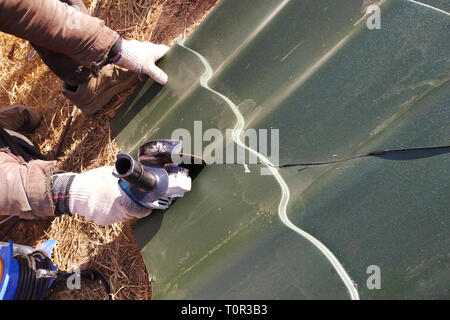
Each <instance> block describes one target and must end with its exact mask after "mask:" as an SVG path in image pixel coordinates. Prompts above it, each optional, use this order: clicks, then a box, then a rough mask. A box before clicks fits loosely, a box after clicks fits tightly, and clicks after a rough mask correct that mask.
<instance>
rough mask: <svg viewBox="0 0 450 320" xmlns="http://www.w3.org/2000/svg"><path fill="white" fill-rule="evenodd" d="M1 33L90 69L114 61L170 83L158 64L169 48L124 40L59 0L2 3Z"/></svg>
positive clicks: (7, 1)
mask: <svg viewBox="0 0 450 320" xmlns="http://www.w3.org/2000/svg"><path fill="white" fill-rule="evenodd" d="M0 31H3V32H6V33H9V34H13V35H15V36H17V37H20V38H22V39H26V40H28V41H30V42H32V43H34V44H36V45H39V46H41V47H44V48H47V49H49V50H51V51H55V52H60V53H62V54H65V55H66V56H69V57H71V58H72V59H73V60H74V61H76V62H78V63H79V64H81V65H83V66H85V67H87V68H92V67H93V66H101V65H103V64H104V63H107V62H114V63H117V65H119V66H121V67H124V68H127V69H129V70H133V71H135V72H138V73H145V74H147V75H149V76H150V77H152V78H153V79H154V80H155V81H157V82H159V83H161V84H165V83H166V82H167V75H166V74H165V73H164V72H163V71H162V70H161V69H159V68H158V67H157V66H156V65H155V62H156V61H157V60H158V59H160V58H161V57H162V56H163V55H164V54H165V53H166V52H167V50H168V49H169V48H168V47H167V46H164V45H156V44H153V43H151V42H140V41H127V40H123V41H122V39H121V38H120V36H119V35H118V34H117V32H115V31H113V30H111V29H110V28H108V27H107V26H105V24H104V22H103V21H102V20H100V19H98V18H94V17H92V16H89V15H87V14H84V13H82V12H80V11H77V10H76V9H74V8H73V7H71V6H69V5H67V4H66V3H63V2H60V1H59V0H39V1H36V0H0Z"/></svg>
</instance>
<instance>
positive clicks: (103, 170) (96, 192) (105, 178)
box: [52, 167, 152, 225]
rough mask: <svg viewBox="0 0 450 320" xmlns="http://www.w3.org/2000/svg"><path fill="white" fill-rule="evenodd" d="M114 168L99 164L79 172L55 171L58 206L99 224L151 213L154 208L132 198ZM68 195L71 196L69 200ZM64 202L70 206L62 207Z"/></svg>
mask: <svg viewBox="0 0 450 320" xmlns="http://www.w3.org/2000/svg"><path fill="white" fill-rule="evenodd" d="M112 172H113V167H100V168H97V169H93V170H90V171H87V172H84V173H80V174H74V173H63V174H58V175H56V179H53V185H52V194H53V200H54V202H55V201H61V202H60V203H58V202H55V206H56V207H57V208H60V210H59V211H69V212H62V213H71V214H79V215H81V216H84V217H85V219H86V220H87V221H93V222H95V223H97V224H99V225H108V224H112V223H115V222H123V221H126V220H129V219H132V218H143V217H146V216H148V215H149V214H150V213H151V212H152V210H151V209H147V208H145V207H142V206H140V205H138V204H137V203H135V202H134V201H133V200H131V199H130V198H129V197H128V196H127V195H126V193H125V192H124V191H123V190H122V189H121V188H120V187H119V184H118V180H119V179H118V178H116V177H114V176H113V175H112ZM54 177H55V176H54ZM69 180H71V183H70V182H69ZM65 198H68V201H66V204H64V201H65ZM65 205H66V206H68V208H65V209H61V207H64V206H65Z"/></svg>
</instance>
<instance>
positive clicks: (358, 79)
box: [112, 0, 450, 299]
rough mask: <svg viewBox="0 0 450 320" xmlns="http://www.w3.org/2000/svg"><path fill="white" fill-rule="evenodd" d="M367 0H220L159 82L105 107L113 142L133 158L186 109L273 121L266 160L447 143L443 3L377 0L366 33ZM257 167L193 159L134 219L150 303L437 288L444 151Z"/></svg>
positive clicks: (206, 124)
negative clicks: (162, 201) (110, 109)
mask: <svg viewBox="0 0 450 320" xmlns="http://www.w3.org/2000/svg"><path fill="white" fill-rule="evenodd" d="M371 4H374V1H362V0H361V1H357V0H352V1H350V0H338V1H337V0H322V1H313V0H301V1H300V0H298V1H294V0H291V1H279V0H277V1H275V0H272V1H270V0H258V1H254V0H253V1H252V0H242V1H231V0H222V1H221V3H220V4H219V5H218V7H217V8H215V9H214V11H213V12H212V13H211V14H210V15H209V16H208V18H207V19H206V20H205V21H204V22H203V23H202V24H201V25H200V26H199V28H198V29H197V30H196V31H195V32H194V33H193V34H192V35H191V36H190V37H189V38H188V39H187V41H186V42H185V43H184V44H182V43H181V42H178V43H177V44H176V45H175V46H174V47H173V48H172V49H171V50H170V51H169V53H168V54H167V56H166V57H165V58H164V59H163V60H162V61H161V63H160V66H161V67H162V68H163V69H164V70H165V71H166V72H167V73H168V75H169V83H168V84H167V85H166V86H164V87H160V86H159V85H157V84H155V83H154V82H152V81H148V82H146V83H145V84H143V85H142V86H141V87H140V88H139V90H138V91H137V92H136V94H135V95H134V96H133V97H132V98H131V99H130V101H129V103H128V104H127V105H126V106H124V107H123V108H121V109H120V110H119V113H118V114H117V116H116V117H115V119H114V120H113V123H112V126H113V129H114V132H115V134H116V135H117V141H118V143H119V145H121V146H122V147H123V149H124V151H126V152H130V153H132V154H134V155H136V152H137V148H138V147H139V146H140V145H141V144H143V143H144V142H146V141H148V140H153V139H163V138H170V137H171V135H172V133H173V131H174V130H175V129H177V128H185V129H187V130H189V131H190V132H191V133H192V135H194V121H202V126H203V132H205V131H206V130H207V129H208V128H217V129H219V130H220V131H221V132H223V133H225V130H226V129H233V128H235V126H236V124H237V123H238V117H237V116H239V115H242V120H244V121H245V124H244V128H255V129H271V128H277V129H279V155H280V159H279V163H280V164H284V163H298V162H314V161H324V160H333V159H340V158H345V157H348V156H352V155H355V154H361V153H364V152H369V151H373V150H382V149H389V148H408V147H421V146H437V145H445V144H449V140H450V139H449V137H450V126H449V123H450V81H449V78H450V59H449V57H450V46H449V43H450V32H449V25H450V16H449V14H448V13H446V12H445V11H446V10H448V9H449V8H448V7H449V2H448V1H440V0H436V1H428V2H426V5H424V4H422V3H419V2H416V1H407V0H404V1H400V0H392V1H389V0H387V1H381V2H379V3H377V5H379V7H380V8H381V15H380V17H381V29H369V28H368V27H367V25H366V20H367V18H368V17H369V16H368V15H366V16H364V14H365V12H366V8H367V6H368V5H371ZM209 67H210V68H211V70H209V71H211V74H209V75H208V73H207V72H208V68H209ZM209 88H210V89H209ZM209 143H210V142H204V143H203V147H205V146H206V145H208V144H209ZM269 150H270V147H269ZM194 151H196V150H194ZM195 153H196V155H198V156H202V154H201V150H200V151H198V150H197V151H196V152H195ZM262 167H264V165H258V164H256V165H250V166H249V169H250V171H251V173H245V171H244V167H243V166H241V165H210V166H207V167H206V168H205V169H204V170H203V171H202V172H201V173H200V175H199V176H198V177H197V178H196V179H195V181H194V182H193V189H192V191H191V192H189V193H187V194H186V195H185V196H184V198H182V199H179V200H177V201H176V202H175V203H174V204H173V206H172V207H171V208H170V209H169V210H167V211H166V212H153V213H152V214H151V215H150V216H149V217H148V218H145V219H142V220H140V221H138V222H137V223H136V224H135V226H134V234H135V236H136V239H137V241H138V243H139V245H140V246H141V248H142V255H143V257H144V260H145V263H146V266H147V269H148V272H149V274H150V275H151V277H152V279H153V297H154V298H155V299H186V298H190V299H205V298H206V299H278V298H283V299H304V298H305V299H316V298H320V299H324V298H325V299H328V298H330V299H347V298H358V297H359V298H363V299H417V298H450V292H449V288H450V272H449V271H450V250H449V248H450V236H449V232H448V231H449V228H450V209H449V208H450V197H449V190H450V179H449V178H450V177H449V172H450V170H449V168H450V154H449V152H448V149H447V150H445V149H444V150H441V151H439V152H438V151H429V152H424V151H415V152H408V153H404V154H390V155H385V156H380V157H370V158H361V159H356V160H352V161H347V162H342V163H338V164H332V165H327V166H320V167H314V168H308V169H307V170H304V171H301V172H298V171H297V169H298V168H285V169H279V170H278V171H276V172H277V174H279V175H280V176H279V177H277V176H276V175H261V174H260V169H261V168H262ZM280 181H281V182H280ZM287 194H289V198H288V199H287ZM284 205H286V212H285V213H283V210H280V208H281V209H283V206H284ZM370 266H377V267H379V270H380V279H381V288H380V289H377V288H375V289H374V288H370V287H368V286H367V281H369V282H370V281H371V278H370V277H371V276H372V275H373V274H372V273H371V271H370V270H371V269H370Z"/></svg>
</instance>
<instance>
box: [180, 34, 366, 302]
mask: <svg viewBox="0 0 450 320" xmlns="http://www.w3.org/2000/svg"><path fill="white" fill-rule="evenodd" d="M177 44H178V45H180V46H181V47H183V48H185V49H187V50H188V51H190V52H192V53H193V54H195V55H196V56H197V57H198V58H199V59H200V61H201V62H202V63H203V65H204V67H205V72H204V73H203V75H202V76H201V77H200V85H201V86H202V87H204V88H205V89H207V90H208V91H210V92H213V93H214V94H216V95H217V96H219V97H221V98H222V99H223V100H224V101H225V102H226V103H227V104H228V105H229V106H230V108H231V110H232V111H233V113H234V114H235V116H236V118H237V123H236V126H235V127H234V129H233V131H232V138H233V140H234V141H235V142H236V144H237V145H238V146H241V147H242V148H244V149H246V150H248V151H249V152H250V153H253V154H254V155H256V156H257V157H258V158H259V159H260V161H261V163H262V164H263V165H265V166H267V168H268V170H269V171H270V172H271V173H272V174H273V176H274V177H275V179H276V180H277V182H278V184H279V185H280V187H281V200H280V203H279V205H278V215H279V217H280V220H281V221H282V222H283V224H284V225H286V226H287V227H288V228H289V229H291V230H293V231H294V232H296V233H298V234H299V235H301V236H303V237H304V238H305V239H307V240H308V241H310V242H311V243H312V244H313V245H314V246H316V247H317V249H319V251H321V252H322V254H323V255H325V257H326V258H327V259H328V261H329V262H330V263H331V265H332V266H333V268H334V269H335V270H336V272H337V274H338V276H339V277H340V278H341V280H342V281H343V282H344V285H345V287H346V288H347V290H348V292H349V295H350V298H351V299H353V300H359V293H358V290H357V289H356V288H355V286H354V285H353V281H352V279H351V278H350V276H349V275H348V274H347V272H346V271H345V269H344V267H343V266H342V265H341V263H340V262H339V260H338V259H337V258H336V257H335V256H334V254H333V253H332V252H331V251H330V250H329V249H328V248H327V247H326V246H325V245H324V244H323V243H322V242H320V241H319V240H318V239H316V238H315V237H313V236H312V235H310V234H309V233H307V232H306V231H304V230H302V229H300V228H298V227H297V226H296V225H295V224H293V223H292V222H291V221H290V220H289V218H288V216H287V205H288V203H289V198H290V190H289V187H288V185H287V183H286V181H285V180H284V179H283V177H282V176H281V174H280V173H279V171H278V169H276V168H275V167H274V165H273V164H272V163H271V162H270V160H269V159H267V158H266V157H265V156H263V155H262V154H260V153H259V152H257V151H256V150H254V149H251V148H249V147H248V146H247V145H246V144H245V143H244V142H243V141H242V140H241V134H242V132H243V129H244V125H245V119H244V117H243V116H242V114H241V113H240V111H239V108H238V107H237V106H236V105H235V104H234V103H233V102H232V101H231V100H230V99H229V98H228V97H227V96H225V95H223V94H221V93H220V92H218V91H216V90H214V89H212V88H210V87H209V85H208V81H209V79H211V77H212V76H213V74H214V72H213V69H212V67H211V65H210V64H209V62H208V61H207V60H206V59H205V57H203V56H202V55H201V54H200V53H198V52H196V51H194V50H192V49H190V48H188V47H186V46H184V44H183V42H182V41H181V40H180V39H178V40H177Z"/></svg>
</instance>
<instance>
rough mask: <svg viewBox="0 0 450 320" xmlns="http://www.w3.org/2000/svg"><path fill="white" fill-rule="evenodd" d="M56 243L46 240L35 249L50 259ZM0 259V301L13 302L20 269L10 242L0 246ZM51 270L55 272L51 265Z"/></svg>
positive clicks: (54, 267)
mask: <svg viewBox="0 0 450 320" xmlns="http://www.w3.org/2000/svg"><path fill="white" fill-rule="evenodd" d="M57 243H58V241H56V240H47V241H45V242H43V243H41V244H39V245H38V246H37V247H36V249H37V250H42V251H44V252H45V253H46V254H47V256H49V257H50V256H51V254H52V251H53V248H54V247H55V245H56V244H57ZM0 259H1V260H2V262H3V274H2V276H1V277H2V278H1V279H0V280H1V281H0V300H13V299H14V296H15V294H16V290H17V285H18V284H19V275H20V267H19V263H18V262H17V260H16V259H14V246H13V242H12V241H11V240H10V241H9V243H8V245H1V244H0ZM51 269H52V270H57V268H56V266H54V265H53V263H52V264H51ZM51 283H52V281H50V283H49V286H50V285H51Z"/></svg>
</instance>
